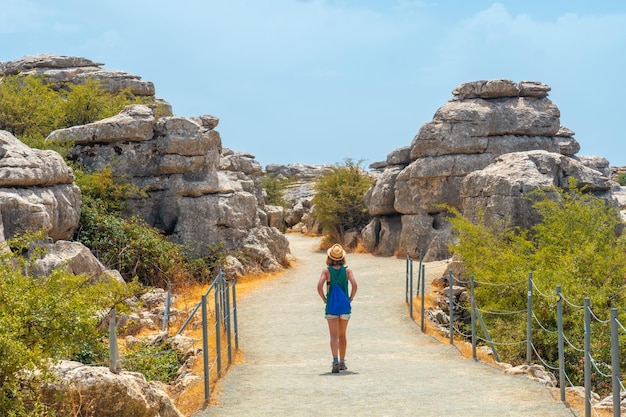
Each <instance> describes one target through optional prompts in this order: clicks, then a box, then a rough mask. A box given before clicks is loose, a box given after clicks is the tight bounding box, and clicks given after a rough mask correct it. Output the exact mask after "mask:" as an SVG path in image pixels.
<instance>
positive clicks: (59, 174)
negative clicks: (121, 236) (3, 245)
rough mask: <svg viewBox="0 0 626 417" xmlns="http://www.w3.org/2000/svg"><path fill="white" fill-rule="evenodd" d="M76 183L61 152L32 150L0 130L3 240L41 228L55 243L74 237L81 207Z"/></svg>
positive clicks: (0, 187) (0, 223)
mask: <svg viewBox="0 0 626 417" xmlns="http://www.w3.org/2000/svg"><path fill="white" fill-rule="evenodd" d="M73 181H74V176H73V173H72V170H71V168H69V167H68V166H67V165H66V164H65V162H64V161H63V158H62V157H61V156H60V155H59V154H58V153H56V152H54V151H40V150H37V149H31V148H29V147H28V146H26V145H24V144H23V143H22V142H20V141H19V140H18V139H17V138H15V137H14V136H13V135H11V134H10V133H8V132H6V131H0V225H2V229H3V234H2V236H0V241H4V240H5V239H9V238H12V237H14V236H15V235H16V234H19V233H23V232H25V231H28V230H40V229H45V230H46V231H47V233H48V236H49V237H50V238H51V239H53V240H59V239H66V240H67V239H69V238H71V237H72V235H73V233H74V230H75V229H76V227H77V226H78V221H79V219H80V205H81V195H80V190H79V189H78V187H77V186H76V185H74V183H73Z"/></svg>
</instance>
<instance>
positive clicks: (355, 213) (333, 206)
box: [312, 159, 372, 242]
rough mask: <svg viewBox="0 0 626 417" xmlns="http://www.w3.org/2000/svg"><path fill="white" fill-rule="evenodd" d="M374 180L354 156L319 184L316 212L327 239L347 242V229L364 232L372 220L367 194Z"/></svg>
mask: <svg viewBox="0 0 626 417" xmlns="http://www.w3.org/2000/svg"><path fill="white" fill-rule="evenodd" d="M371 185H372V179H371V178H370V177H369V175H367V173H365V172H364V171H363V169H361V167H360V162H354V161H352V160H351V159H347V160H346V161H345V165H338V166H336V167H334V168H333V169H332V170H331V172H329V173H327V174H324V175H322V176H321V177H320V178H318V180H317V181H316V183H315V191H316V193H315V196H314V197H313V201H312V202H313V205H314V206H315V210H314V215H315V217H316V218H317V220H319V222H320V225H321V226H322V231H323V233H324V235H325V238H326V241H335V242H343V237H344V235H345V233H346V232H347V231H360V230H361V229H362V228H363V227H365V226H366V225H367V223H368V222H369V219H370V217H369V213H368V211H367V207H366V206H365V193H366V192H367V190H368V189H369V188H370V187H371Z"/></svg>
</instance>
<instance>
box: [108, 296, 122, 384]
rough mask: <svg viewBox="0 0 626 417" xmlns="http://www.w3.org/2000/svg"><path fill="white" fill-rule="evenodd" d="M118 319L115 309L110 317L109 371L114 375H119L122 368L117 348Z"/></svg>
mask: <svg viewBox="0 0 626 417" xmlns="http://www.w3.org/2000/svg"><path fill="white" fill-rule="evenodd" d="M116 327H117V317H116V315H115V309H114V308H113V309H111V313H110V317H109V370H110V371H111V372H113V373H114V374H119V373H120V370H121V366H120V351H119V349H118V347H117V332H116Z"/></svg>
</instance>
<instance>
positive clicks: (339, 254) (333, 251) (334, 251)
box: [326, 243, 346, 261]
mask: <svg viewBox="0 0 626 417" xmlns="http://www.w3.org/2000/svg"><path fill="white" fill-rule="evenodd" d="M326 253H327V254H328V257H329V258H330V259H332V260H333V261H340V260H342V259H343V258H344V256H346V251H345V250H343V248H342V247H341V245H340V244H339V243H335V244H334V245H333V246H331V247H330V249H328V250H327V251H326Z"/></svg>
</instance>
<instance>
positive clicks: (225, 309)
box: [109, 269, 239, 404]
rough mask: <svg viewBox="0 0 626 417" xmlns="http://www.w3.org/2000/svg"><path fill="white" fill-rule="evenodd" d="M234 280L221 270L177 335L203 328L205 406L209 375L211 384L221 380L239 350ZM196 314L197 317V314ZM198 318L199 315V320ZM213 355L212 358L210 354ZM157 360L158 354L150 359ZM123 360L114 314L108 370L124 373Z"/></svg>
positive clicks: (168, 298) (165, 326) (164, 327)
mask: <svg viewBox="0 0 626 417" xmlns="http://www.w3.org/2000/svg"><path fill="white" fill-rule="evenodd" d="M236 283H237V281H236V279H234V278H232V279H230V280H227V279H226V276H225V275H224V273H223V272H222V270H221V269H220V270H219V272H218V274H217V276H216V277H215V279H214V280H213V282H212V283H211V285H210V286H209V288H208V289H207V290H206V292H205V293H204V294H203V295H202V296H201V298H200V300H199V301H198V303H197V304H196V305H195V306H194V308H193V309H192V310H191V313H190V314H189V315H188V316H187V318H186V320H185V321H184V323H183V324H182V325H181V327H180V328H179V329H178V331H177V332H176V335H180V334H182V333H183V332H184V331H185V329H186V328H187V327H188V326H189V325H190V324H191V323H194V324H200V326H201V328H202V358H203V380H202V381H203V384H204V402H205V404H208V402H209V399H210V387H211V384H210V383H211V375H213V376H214V378H213V380H216V379H219V378H221V377H222V371H223V363H224V362H225V361H227V362H228V365H230V364H232V362H233V355H234V352H235V351H236V350H238V349H239V333H238V326H237V292H236ZM171 292H172V286H171V285H169V284H168V288H167V295H166V301H165V309H164V313H163V325H162V332H167V331H168V330H169V327H170V321H169V319H170V316H171V314H170V308H171ZM198 312H199V313H198ZM197 314H200V318H199V320H198V317H196V316H197ZM213 352H214V355H213V356H211V353H213ZM152 356H154V357H157V356H158V355H157V354H154V355H152ZM123 363H124V360H123V359H120V353H119V348H118V340H117V318H116V312H115V310H111V312H110V313H109V369H110V370H111V372H114V373H119V372H120V371H121V370H122V369H123Z"/></svg>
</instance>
